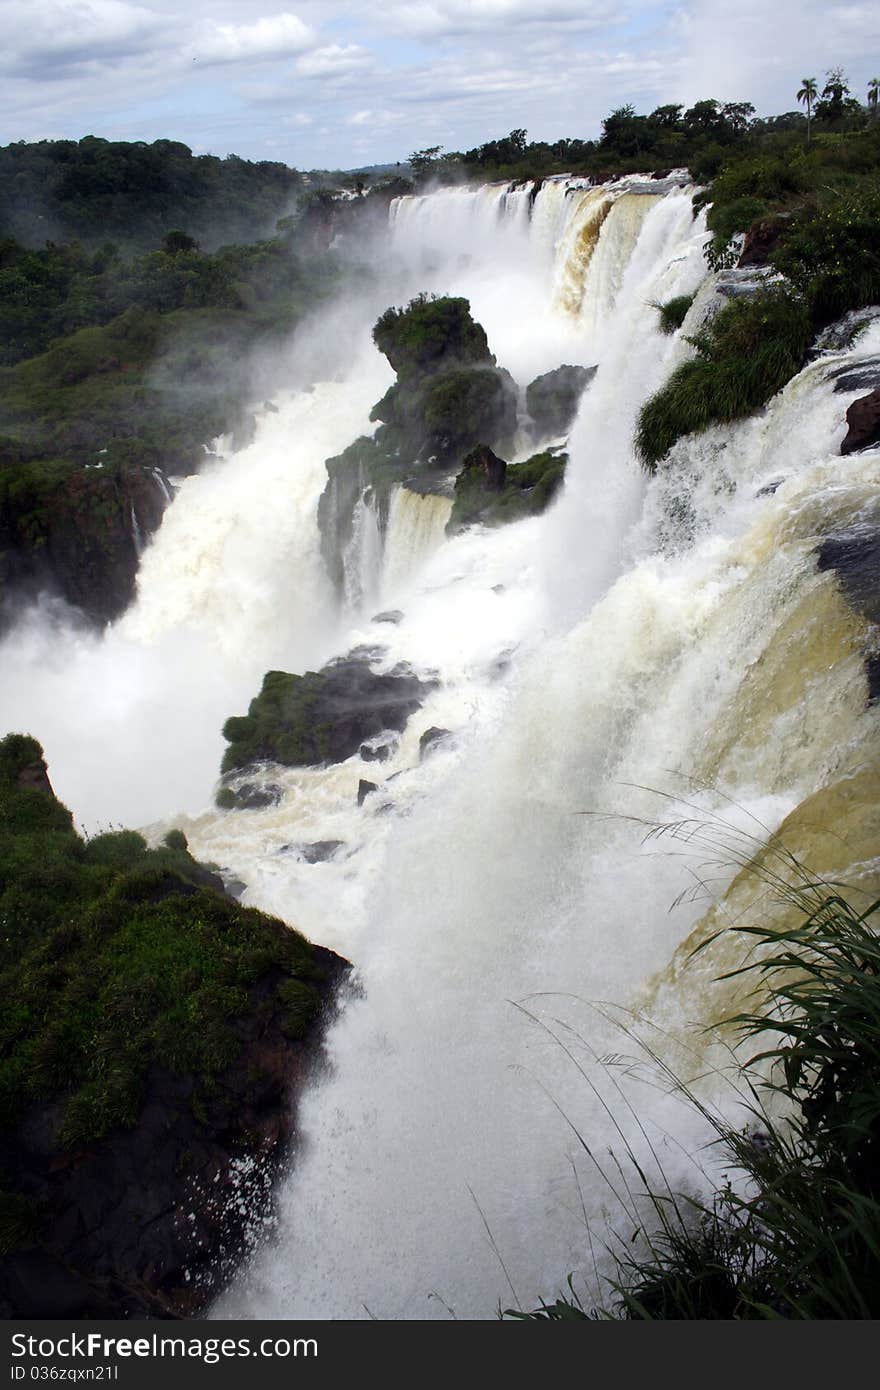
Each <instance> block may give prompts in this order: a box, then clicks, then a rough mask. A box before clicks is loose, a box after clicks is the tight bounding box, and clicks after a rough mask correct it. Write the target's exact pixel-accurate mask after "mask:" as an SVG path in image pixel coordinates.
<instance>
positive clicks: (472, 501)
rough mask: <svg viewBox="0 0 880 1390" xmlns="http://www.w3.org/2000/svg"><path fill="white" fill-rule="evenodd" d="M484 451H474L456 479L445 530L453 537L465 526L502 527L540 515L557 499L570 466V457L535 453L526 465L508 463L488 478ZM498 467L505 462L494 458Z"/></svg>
mask: <svg viewBox="0 0 880 1390" xmlns="http://www.w3.org/2000/svg"><path fill="white" fill-rule="evenodd" d="M486 453H491V451H487V450H484V449H475V450H474V451H473V453H471V454H469V455H468V457H467V458H466V459H465V461H464V467H463V468H462V470H461V472H460V473H459V475H458V477H457V478H456V480H455V501H454V503H453V507H452V514H451V516H450V518H449V521H448V523H447V526H446V529H447V532H448V533H449V534H450V535H453V534H454V533H455V532H456V531H459V530H461V529H462V527H464V526H469V525H472V524H473V523H474V522H481V523H482V524H483V525H485V526H501V525H504V524H505V523H507V522H510V521H520V520H522V518H523V517H527V516H538V515H539V514H540V513H541V512H543V511H544V510H545V508H546V507H547V506H548V505H549V504H550V502H551V501H552V500H553V498H554V497H555V495H556V493H557V492H558V491H559V488H560V487H561V486H562V480H563V478H564V477H565V469H566V465H567V463H568V455H567V454H563V453H560V454H557V453H550V452H545V453H542V454H534V455H533V456H532V458H530V459H526V460H525V462H524V463H513V464H507V465H506V467H504V468H503V470H502V469H500V468H499V469H497V473H496V475H495V476H492V475H487V471H486V468H485V463H484V456H485V454H486ZM494 461H495V464H496V465H498V464H501V463H502V460H500V459H495V460H494Z"/></svg>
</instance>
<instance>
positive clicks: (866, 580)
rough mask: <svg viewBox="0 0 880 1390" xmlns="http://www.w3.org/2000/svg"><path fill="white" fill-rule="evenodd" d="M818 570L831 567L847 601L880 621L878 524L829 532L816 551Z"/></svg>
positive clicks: (870, 618) (877, 621)
mask: <svg viewBox="0 0 880 1390" xmlns="http://www.w3.org/2000/svg"><path fill="white" fill-rule="evenodd" d="M817 563H818V566H819V569H820V570H834V571H835V572H836V574H837V577H838V579H839V581H840V585H841V588H842V589H843V592H844V594H845V595H846V598H847V601H848V602H849V603H850V604H851V605H852V607H853V608H855V609H857V611H858V612H860V613H863V614H864V616H865V617H866V618H867V619H868V621H869V622H872V623H880V527H877V528H859V529H857V530H852V531H849V532H846V531H845V532H842V533H841V534H840V535H837V536H829V537H827V538H826V539H825V540H824V541H822V543H821V545H820V546H819V548H818V551H817Z"/></svg>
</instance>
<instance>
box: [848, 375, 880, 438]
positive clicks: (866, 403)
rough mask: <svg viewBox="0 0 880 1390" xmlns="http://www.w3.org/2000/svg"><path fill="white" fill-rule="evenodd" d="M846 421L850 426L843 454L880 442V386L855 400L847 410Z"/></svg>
mask: <svg viewBox="0 0 880 1390" xmlns="http://www.w3.org/2000/svg"><path fill="white" fill-rule="evenodd" d="M846 423H847V425H848V426H849V428H848V430H847V432H846V435H845V437H844V440H843V443H842V444H841V446H840V452H841V453H842V454H854V453H856V452H857V451H858V450H859V449H868V448H870V447H871V445H873V444H878V443H880V386H878V387H876V388H875V389H874V390H873V391H871V392H869V394H868V395H867V396H860V397H859V399H858V400H857V401H853V403H852V405H851V406H850V408H849V410H848V411H847V412H846Z"/></svg>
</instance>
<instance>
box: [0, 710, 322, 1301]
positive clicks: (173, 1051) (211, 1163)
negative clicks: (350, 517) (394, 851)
mask: <svg viewBox="0 0 880 1390" xmlns="http://www.w3.org/2000/svg"><path fill="white" fill-rule="evenodd" d="M0 864H3V865H4V866H5V868H6V871H5V872H4V873H0V919H2V920H3V921H4V923H5V927H4V934H3V937H2V939H0V1009H2V1011H3V1017H4V1020H5V1022H4V1029H3V1035H2V1038H0V1060H2V1063H3V1066H2V1070H0V1080H2V1086H0V1103H2V1118H3V1124H2V1126H0V1224H2V1252H3V1253H2V1258H0V1317H6V1318H53V1317H55V1318H61V1317H64V1318H82V1317H98V1316H101V1317H113V1318H120V1317H170V1318H174V1317H181V1316H189V1315H192V1314H195V1313H198V1312H199V1311H200V1310H201V1309H203V1308H204V1306H205V1305H206V1303H207V1302H208V1301H209V1300H210V1299H211V1298H213V1297H214V1296H215V1295H216V1294H217V1292H219V1290H220V1289H221V1288H222V1286H223V1284H224V1282H225V1281H226V1279H227V1278H228V1277H229V1275H230V1273H231V1272H232V1270H233V1268H234V1267H235V1265H236V1264H237V1262H238V1261H239V1260H240V1259H241V1257H242V1256H243V1254H244V1253H245V1252H246V1251H247V1250H248V1248H249V1246H250V1244H251V1243H252V1241H253V1240H254V1239H255V1238H256V1236H257V1235H258V1234H259V1232H260V1229H261V1222H264V1221H265V1219H266V1218H268V1216H269V1215H270V1213H271V1207H272V1196H273V1185H274V1181H275V1178H276V1176H277V1173H278V1171H279V1168H280V1166H281V1164H282V1163H283V1162H284V1161H285V1160H286V1157H287V1155H288V1152H289V1148H290V1143H291V1140H292V1138H293V1135H294V1131H295V1126H296V1105H297V1101H298V1097H299V1095H300V1093H301V1091H302V1089H303V1087H304V1085H305V1084H306V1081H307V1079H308V1078H309V1076H310V1075H311V1074H312V1072H313V1070H314V1068H315V1067H316V1066H317V1065H318V1059H319V1052H318V1044H319V1040H320V1036H321V1033H322V1031H323V1026H324V1022H325V1021H326V1018H327V1016H328V1014H329V1012H330V1011H331V1010H332V1008H333V1006H334V1001H335V997H336V991H337V989H338V987H339V985H340V984H341V982H342V980H343V979H344V977H345V975H346V973H347V971H348V966H347V963H346V962H345V961H343V960H342V959H341V958H340V957H338V956H336V955H334V954H333V953H332V952H330V951H326V950H324V949H322V948H321V947H316V946H312V945H311V944H310V943H309V942H307V941H306V940H305V939H304V938H303V937H302V936H300V935H299V933H297V932H295V931H294V930H293V929H292V928H290V927H288V926H286V925H285V924H284V923H282V922H280V921H278V920H277V919H274V918H271V917H267V916H265V915H264V914H261V913H259V912H256V911H255V910H254V909H247V908H242V907H241V906H239V904H237V903H236V902H235V901H234V899H233V898H232V897H231V896H230V895H229V894H228V893H226V892H225V891H224V886H223V881H222V879H221V878H220V877H219V876H218V875H217V874H215V873H212V872H211V871H210V870H209V869H207V868H206V867H205V866H204V865H200V864H198V863H197V862H196V861H195V860H194V859H193V858H192V856H191V855H190V854H189V851H188V847H187V843H186V838H185V836H184V835H183V834H182V833H181V832H180V831H179V830H173V831H171V832H169V834H168V835H167V836H166V837H165V841H164V844H163V845H162V846H161V847H158V848H155V849H150V848H149V847H148V846H147V843H146V841H145V840H144V839H143V837H142V836H140V835H138V834H136V833H135V832H132V831H118V832H108V833H107V834H104V835H99V836H95V837H93V838H92V839H90V840H89V841H83V840H81V838H80V837H79V835H78V834H77V832H76V830H75V828H74V825H73V820H72V817H71V815H70V812H69V811H68V810H67V808H66V807H64V806H62V805H61V804H60V803H59V802H58V801H57V800H56V798H55V797H54V795H53V794H52V790H51V785H50V783H49V779H48V775H47V770H46V764H45V761H44V760H43V752H42V749H41V747H40V745H39V743H38V742H37V741H36V740H35V739H34V738H32V737H31V736H29V735H26V734H11V735H8V736H7V737H6V738H4V739H2V740H0ZM47 963H48V964H49V966H50V968H48V969H47V968H46V964H47ZM182 1000H186V1006H185V1007H183V1006H182V1004H181V1001H182ZM34 1020H39V1024H38V1027H37V1028H36V1029H35V1026H34Z"/></svg>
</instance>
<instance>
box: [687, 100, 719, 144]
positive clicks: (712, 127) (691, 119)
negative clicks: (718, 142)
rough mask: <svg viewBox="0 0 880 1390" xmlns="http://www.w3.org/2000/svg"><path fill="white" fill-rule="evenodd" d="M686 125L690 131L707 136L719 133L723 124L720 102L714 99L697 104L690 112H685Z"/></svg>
mask: <svg viewBox="0 0 880 1390" xmlns="http://www.w3.org/2000/svg"><path fill="white" fill-rule="evenodd" d="M684 123H685V125H686V126H687V128H688V130H691V131H700V132H702V133H703V134H705V135H708V134H709V133H710V132H714V131H717V130H718V128H719V126H721V125H722V124H723V118H722V115H721V109H720V107H719V105H718V102H717V101H715V100H714V98H712V97H710V98H709V99H708V100H706V101H698V102H696V103H695V104H694V105H693V106H692V107H691V108H690V110H688V111H685V113H684Z"/></svg>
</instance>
